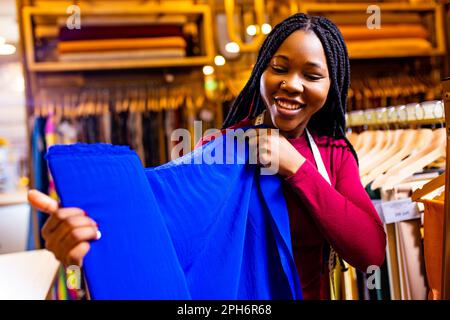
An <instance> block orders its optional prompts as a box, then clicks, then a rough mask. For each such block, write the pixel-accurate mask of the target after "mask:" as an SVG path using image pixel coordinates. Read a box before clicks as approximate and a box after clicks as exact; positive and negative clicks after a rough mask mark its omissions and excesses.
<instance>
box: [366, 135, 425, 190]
mask: <svg viewBox="0 0 450 320" xmlns="http://www.w3.org/2000/svg"><path fill="white" fill-rule="evenodd" d="M417 137H418V138H417V139H416V141H415V144H414V148H413V150H411V152H410V153H409V155H408V157H407V158H405V159H404V160H401V161H399V162H397V163H396V164H395V165H393V166H391V168H390V169H389V170H387V171H386V173H384V174H382V175H381V176H378V177H377V178H375V180H374V181H373V183H372V185H371V188H372V190H375V189H378V188H381V187H382V186H383V185H384V184H385V183H386V181H387V180H388V179H389V178H390V177H391V176H392V175H395V174H396V173H397V172H398V171H400V170H401V169H402V168H404V167H405V166H406V165H408V164H409V163H410V162H411V157H410V156H411V155H412V154H415V153H418V152H419V151H420V150H423V149H424V148H426V147H427V146H429V145H430V144H431V143H432V141H433V131H432V130H431V129H421V130H419V132H418V135H417Z"/></svg>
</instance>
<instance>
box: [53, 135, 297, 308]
mask: <svg viewBox="0 0 450 320" xmlns="http://www.w3.org/2000/svg"><path fill="white" fill-rule="evenodd" d="M240 141H241V142H239V140H238V142H237V143H236V140H234V143H233V144H232V147H231V148H230V147H228V148H227V146H228V144H227V138H226V136H222V137H220V138H217V139H215V140H214V141H212V142H210V143H208V144H206V145H204V146H203V147H200V148H197V149H195V150H194V151H193V152H191V153H189V154H188V155H186V156H184V157H181V158H178V159H177V160H175V161H172V162H170V163H168V164H165V165H163V166H160V167H157V168H153V169H147V170H145V171H144V169H143V168H142V166H141V164H140V161H139V158H138V156H137V155H136V154H135V153H134V152H132V151H130V150H129V148H125V147H119V146H111V145H104V144H97V145H83V144H75V145H70V146H55V147H53V148H52V149H50V151H49V153H48V155H47V159H48V161H49V165H50V170H51V171H52V173H53V175H54V177H55V181H56V184H57V188H58V192H59V195H60V197H61V203H62V205H63V206H75V207H80V208H82V209H83V210H85V211H86V212H87V213H88V214H89V216H90V217H92V218H93V219H94V220H95V221H97V222H98V224H99V228H100V230H101V232H102V237H101V238H100V239H99V240H97V241H94V242H92V243H91V250H90V251H89V253H88V254H87V255H86V257H85V260H84V269H85V275H86V280H87V285H88V289H89V292H90V294H91V297H92V298H93V299H191V298H192V299H263V300H265V299H301V297H302V294H301V286H300V282H299V279H298V273H297V270H296V267H295V263H294V258H293V253H292V246H291V238H290V229H289V216H288V212H287V207H286V203H285V200H284V196H283V193H282V190H281V187H282V186H281V180H280V178H279V177H278V176H276V175H271V176H264V175H260V174H259V168H258V167H257V166H256V165H247V164H245V162H246V161H247V159H248V158H247V157H248V154H242V153H240V152H236V150H240V143H241V144H242V143H245V142H242V141H245V139H242V140H240ZM244 149H246V148H245V147H244ZM222 151H223V152H222ZM230 151H232V152H233V153H232V154H231V158H229V157H230V153H229V152H230ZM211 157H213V158H214V159H216V160H217V161H222V162H223V161H224V160H226V159H232V160H233V161H234V164H217V163H216V162H213V163H211V162H210V160H211ZM208 159H209V160H208ZM202 161H203V163H201V162H202ZM205 161H207V163H211V164H206V163H205ZM236 162H237V163H238V164H236ZM224 186H226V188H225V189H224ZM211 195H214V196H211Z"/></svg>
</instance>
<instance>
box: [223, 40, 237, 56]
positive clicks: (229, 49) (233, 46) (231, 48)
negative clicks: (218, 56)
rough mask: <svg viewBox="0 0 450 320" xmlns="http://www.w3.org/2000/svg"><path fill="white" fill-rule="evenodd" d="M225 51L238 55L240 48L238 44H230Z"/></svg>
mask: <svg viewBox="0 0 450 320" xmlns="http://www.w3.org/2000/svg"><path fill="white" fill-rule="evenodd" d="M225 50H226V51H227V52H229V53H238V52H239V51H240V48H239V45H238V44H237V43H236V42H228V43H227V44H226V45H225Z"/></svg>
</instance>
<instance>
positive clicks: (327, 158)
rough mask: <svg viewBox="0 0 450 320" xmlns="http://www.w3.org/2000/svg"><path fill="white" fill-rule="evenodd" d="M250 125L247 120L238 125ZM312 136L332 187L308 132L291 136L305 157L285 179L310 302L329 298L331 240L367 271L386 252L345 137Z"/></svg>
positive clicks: (297, 259)
mask: <svg viewBox="0 0 450 320" xmlns="http://www.w3.org/2000/svg"><path fill="white" fill-rule="evenodd" d="M248 124H249V122H247V121H246V122H242V123H240V124H238V125H236V126H233V127H242V126H245V125H248ZM311 134H312V136H313V138H314V141H315V142H316V144H317V146H318V148H319V151H320V154H321V155H322V159H323V162H324V164H325V167H326V169H327V172H328V175H329V177H330V180H331V184H332V186H330V185H329V184H328V182H327V181H326V180H325V179H324V178H323V177H322V176H321V175H320V173H319V172H318V171H317V167H316V164H315V161H314V156H313V154H312V151H311V148H310V147H309V144H308V142H307V139H306V135H305V134H303V135H302V136H300V137H299V138H295V139H289V142H290V143H291V144H292V145H293V146H294V147H295V149H297V151H298V152H299V153H300V154H301V155H303V156H304V157H305V158H306V161H305V162H304V164H303V165H302V166H301V167H300V168H299V169H298V171H297V172H296V173H295V174H294V175H292V176H290V177H287V178H285V179H284V183H283V192H284V195H285V198H286V202H287V207H288V212H289V217H290V223H291V235H292V246H293V251H294V258H295V262H296V265H297V270H298V273H299V276H300V282H301V285H302V291H303V299H305V300H306V299H326V298H328V297H329V291H328V289H327V288H328V286H327V284H328V273H327V272H323V270H324V269H323V265H324V262H323V249H324V245H326V243H327V242H328V243H329V244H331V245H332V246H333V248H334V249H335V250H336V252H337V253H338V254H339V255H340V256H341V257H342V258H343V259H344V260H345V261H347V262H348V263H349V264H350V265H352V266H354V267H355V268H357V269H359V270H361V271H362V272H366V270H367V267H368V266H370V265H377V266H380V265H381V264H382V263H383V261H384V257H385V252H386V251H385V249H386V235H385V232H384V228H383V224H382V222H381V220H380V218H379V216H378V213H377V211H376V210H375V208H374V206H373V204H372V202H371V200H370V198H369V196H368V195H367V193H366V191H365V190H364V188H363V186H362V184H361V180H360V177H359V171H358V167H357V164H356V160H355V158H354V157H353V155H352V153H351V151H350V149H349V148H348V147H347V145H346V142H345V140H343V139H339V140H336V139H334V138H331V137H326V136H322V137H318V136H317V134H315V133H314V132H311ZM207 141H208V140H207V139H204V140H203V141H202V142H201V143H205V142H207ZM327 270H328V269H327V268H326V269H325V271H327Z"/></svg>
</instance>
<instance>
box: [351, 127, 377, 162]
mask: <svg viewBox="0 0 450 320" xmlns="http://www.w3.org/2000/svg"><path fill="white" fill-rule="evenodd" d="M376 142H377V139H376V131H375V130H367V131H364V132H362V133H361V134H360V135H359V140H358V144H357V150H356V152H357V154H358V157H359V158H362V157H364V156H365V155H366V153H368V152H369V151H370V150H371V149H372V148H373V147H374V146H375V144H376Z"/></svg>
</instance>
